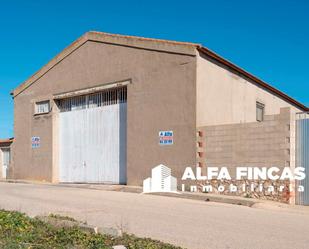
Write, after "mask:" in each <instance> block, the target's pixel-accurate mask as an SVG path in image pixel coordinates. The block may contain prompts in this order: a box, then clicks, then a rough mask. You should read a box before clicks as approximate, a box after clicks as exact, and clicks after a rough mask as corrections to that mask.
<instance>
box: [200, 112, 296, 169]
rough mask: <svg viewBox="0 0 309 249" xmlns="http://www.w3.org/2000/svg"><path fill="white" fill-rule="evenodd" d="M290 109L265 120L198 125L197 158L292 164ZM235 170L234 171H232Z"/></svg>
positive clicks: (224, 163) (229, 163)
mask: <svg viewBox="0 0 309 249" xmlns="http://www.w3.org/2000/svg"><path fill="white" fill-rule="evenodd" d="M290 120H291V115H290V108H281V110H280V114H278V115H267V116H265V120H264V121H263V122H251V123H240V124H231V125H214V126H204V127H198V131H199V134H202V136H200V137H199V138H198V142H200V143H201V144H202V146H199V148H198V152H200V153H199V155H198V161H199V162H200V164H202V165H206V166H213V167H215V166H218V167H228V168H230V169H233V168H235V167H237V166H248V167H257V166H259V167H272V166H276V167H279V168H283V167H286V166H290V158H291V155H290V154H291V151H290V142H291V122H290ZM232 172H233V170H231V173H232Z"/></svg>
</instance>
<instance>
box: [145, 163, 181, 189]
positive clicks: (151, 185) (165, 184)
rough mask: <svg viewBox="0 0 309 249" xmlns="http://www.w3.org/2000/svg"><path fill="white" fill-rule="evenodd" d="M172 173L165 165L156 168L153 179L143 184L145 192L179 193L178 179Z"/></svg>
mask: <svg viewBox="0 0 309 249" xmlns="http://www.w3.org/2000/svg"><path fill="white" fill-rule="evenodd" d="M171 173H172V171H171V169H170V168H168V167H166V166H165V165H163V164H160V165H158V166H156V167H154V168H153V169H152V171H151V177H149V178H147V179H145V180H144V182H143V192H144V193H151V192H172V193H177V179H176V178H175V177H173V176H172V175H171Z"/></svg>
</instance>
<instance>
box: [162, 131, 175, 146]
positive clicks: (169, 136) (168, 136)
mask: <svg viewBox="0 0 309 249" xmlns="http://www.w3.org/2000/svg"><path fill="white" fill-rule="evenodd" d="M173 143H174V134H173V131H159V144H160V145H172V144H173Z"/></svg>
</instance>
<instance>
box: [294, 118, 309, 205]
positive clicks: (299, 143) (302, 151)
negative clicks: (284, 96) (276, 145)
mask: <svg viewBox="0 0 309 249" xmlns="http://www.w3.org/2000/svg"><path fill="white" fill-rule="evenodd" d="M296 166H297V167H304V168H305V172H306V178H305V179H304V180H302V181H298V182H297V183H296V187H298V186H299V185H302V186H304V192H298V191H296V204H299V205H309V119H308V118H305V119H298V120H296ZM296 190H297V189H296Z"/></svg>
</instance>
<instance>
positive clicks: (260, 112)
mask: <svg viewBox="0 0 309 249" xmlns="http://www.w3.org/2000/svg"><path fill="white" fill-rule="evenodd" d="M264 109H265V105H264V104H262V103H260V102H256V121H259V122H262V121H263V120H264Z"/></svg>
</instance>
